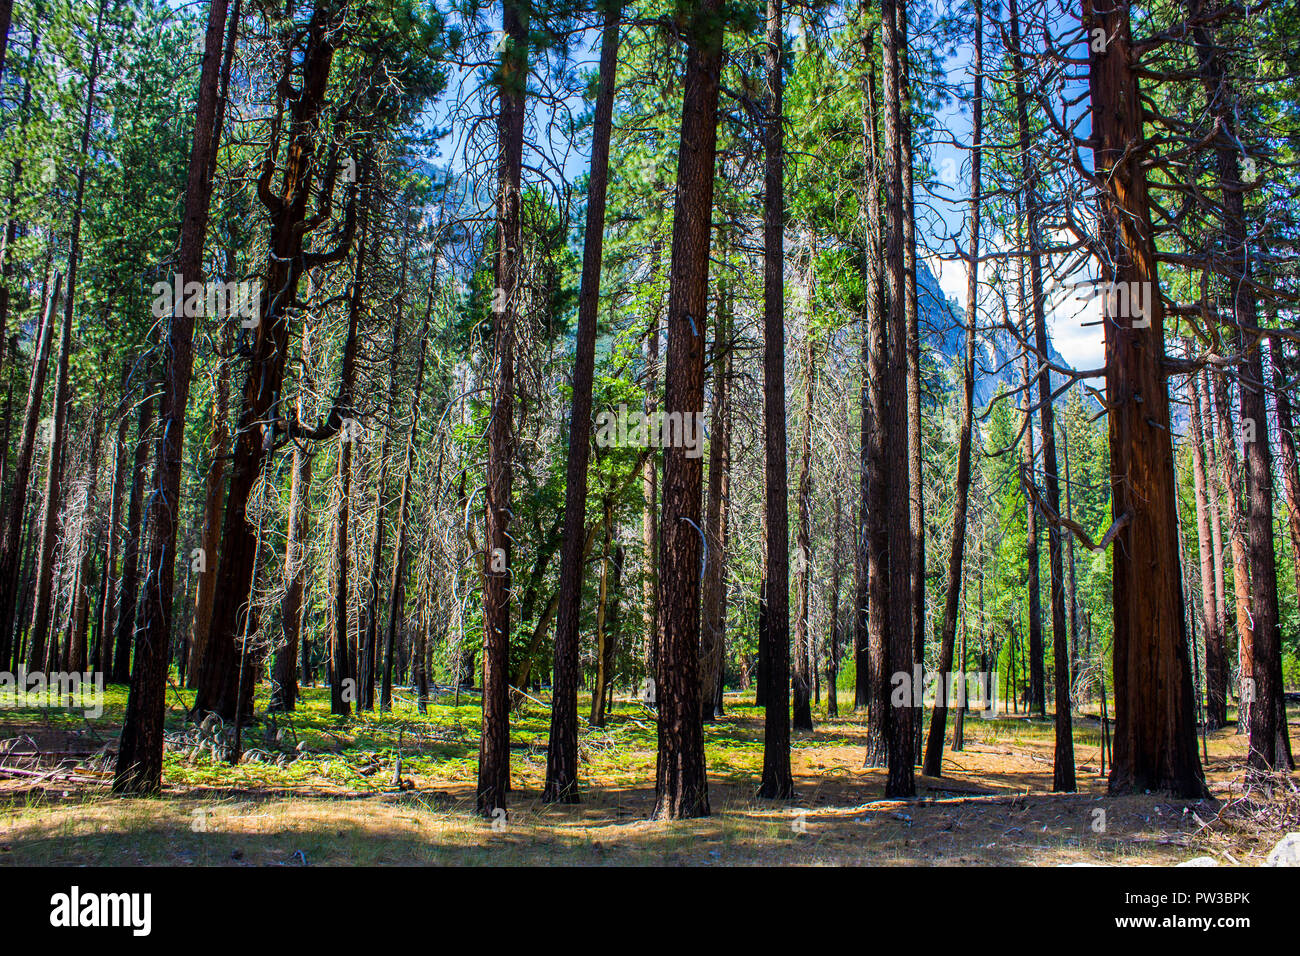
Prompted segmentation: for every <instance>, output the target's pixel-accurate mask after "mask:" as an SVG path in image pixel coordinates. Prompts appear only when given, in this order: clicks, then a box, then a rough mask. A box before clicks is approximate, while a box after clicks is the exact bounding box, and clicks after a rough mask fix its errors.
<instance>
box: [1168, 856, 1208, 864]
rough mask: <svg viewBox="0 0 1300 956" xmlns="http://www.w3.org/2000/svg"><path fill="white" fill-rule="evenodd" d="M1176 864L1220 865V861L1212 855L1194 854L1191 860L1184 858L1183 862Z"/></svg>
mask: <svg viewBox="0 0 1300 956" xmlns="http://www.w3.org/2000/svg"><path fill="white" fill-rule="evenodd" d="M1174 865H1175V866H1218V865H1219V861H1218V860H1216V859H1215V858H1214V857H1212V856H1194V857H1192V858H1191V859H1190V860H1183V862H1182V863H1176V864H1174Z"/></svg>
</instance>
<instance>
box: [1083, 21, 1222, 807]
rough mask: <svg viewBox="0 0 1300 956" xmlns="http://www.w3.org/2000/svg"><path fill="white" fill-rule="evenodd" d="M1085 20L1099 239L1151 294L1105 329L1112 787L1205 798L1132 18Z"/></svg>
mask: <svg viewBox="0 0 1300 956" xmlns="http://www.w3.org/2000/svg"><path fill="white" fill-rule="evenodd" d="M1083 22H1084V26H1085V28H1087V29H1089V30H1092V29H1100V30H1102V31H1103V35H1104V36H1105V37H1107V38H1108V42H1107V43H1106V44H1105V45H1104V49H1100V50H1099V49H1098V48H1097V45H1096V44H1094V45H1093V46H1092V47H1091V49H1090V53H1089V67H1090V69H1089V77H1088V82H1089V90H1090V92H1091V99H1092V139H1093V143H1094V148H1093V157H1094V163H1095V168H1096V171H1097V182H1098V184H1099V189H1100V196H1099V198H1100V206H1101V221H1100V238H1101V241H1102V244H1103V247H1104V249H1105V253H1106V259H1107V261H1108V262H1109V263H1112V265H1110V266H1108V268H1107V270H1106V274H1105V275H1104V276H1103V278H1104V279H1105V280H1107V281H1110V282H1115V283H1125V284H1127V283H1146V289H1147V290H1149V293H1150V294H1148V295H1146V296H1144V297H1143V298H1144V300H1145V301H1147V302H1149V303H1150V306H1149V314H1148V315H1146V316H1144V317H1143V320H1142V321H1141V322H1134V321H1132V318H1133V317H1132V316H1129V317H1128V318H1127V319H1126V318H1125V317H1123V316H1108V321H1107V322H1106V323H1105V330H1106V399H1107V411H1108V415H1107V417H1108V420H1109V426H1110V461H1111V465H1110V470H1111V474H1112V476H1113V477H1112V484H1111V487H1112V498H1111V502H1112V513H1113V515H1114V518H1115V519H1116V520H1118V521H1122V522H1123V523H1122V526H1121V527H1120V528H1119V530H1118V535H1117V537H1116V539H1115V543H1114V547H1113V549H1112V552H1111V561H1112V569H1113V570H1112V575H1113V579H1112V590H1113V596H1114V608H1115V610H1114V661H1113V669H1114V680H1115V741H1114V755H1113V761H1112V766H1111V772H1110V790H1111V792H1112V793H1116V794H1119V793H1141V792H1143V791H1144V790H1169V791H1173V792H1175V793H1177V794H1179V795H1180V796H1184V797H1189V798H1194V797H1201V796H1204V795H1205V794H1206V792H1207V791H1206V787H1205V779H1204V776H1203V775H1202V771H1201V763H1200V758H1199V756H1198V754H1197V748H1196V719H1195V712H1194V709H1193V697H1194V688H1193V686H1192V675H1191V666H1190V663H1189V660H1188V653H1187V623H1186V620H1185V617H1184V611H1183V601H1182V574H1181V570H1180V567H1179V558H1178V522H1177V515H1176V504H1175V492H1174V458H1173V446H1172V443H1171V440H1170V431H1169V395H1168V387H1167V382H1166V379H1165V374H1164V372H1163V370H1162V368H1161V362H1162V360H1163V357H1164V354H1165V342H1164V303H1163V300H1162V298H1161V295H1160V292H1159V288H1160V286H1159V275H1158V272H1157V268H1156V259H1155V243H1154V240H1153V237H1152V229H1151V214H1150V207H1149V205H1148V201H1147V183H1146V171H1145V169H1144V168H1143V166H1142V159H1141V156H1142V149H1141V147H1142V144H1143V143H1144V142H1145V137H1144V134H1143V130H1142V108H1141V105H1140V102H1139V99H1138V83H1137V77H1136V76H1135V75H1134V72H1133V67H1132V59H1131V56H1132V54H1131V49H1130V44H1131V39H1130V26H1129V11H1128V8H1127V7H1115V8H1108V9H1105V10H1104V11H1097V10H1095V9H1094V8H1093V0H1084V2H1083ZM1090 35H1095V34H1091V33H1090ZM1129 288H1133V287H1132V286H1129ZM1107 298H1108V299H1109V298H1110V297H1109V296H1108V297H1107ZM1132 298H1133V297H1132V296H1130V300H1131V299H1132ZM1107 306H1108V307H1109V302H1107ZM1107 311H1109V308H1108V309H1107Z"/></svg>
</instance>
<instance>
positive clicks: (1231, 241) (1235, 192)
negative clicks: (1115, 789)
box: [1188, 0, 1295, 772]
mask: <svg viewBox="0 0 1300 956" xmlns="http://www.w3.org/2000/svg"><path fill="white" fill-rule="evenodd" d="M1188 7H1189V14H1190V18H1191V19H1192V20H1193V21H1194V26H1193V27H1192V37H1193V40H1194V43H1195V47H1196V56H1197V60H1198V62H1199V64H1200V70H1201V81H1202V85H1203V86H1204V88H1205V92H1206V96H1207V99H1208V100H1209V107H1210V113H1211V115H1212V116H1213V117H1214V121H1215V125H1216V128H1217V130H1218V131H1219V133H1220V137H1219V138H1218V140H1217V141H1216V144H1215V150H1214V153H1215V160H1216V165H1217V173H1218V177H1219V191H1220V198H1221V204H1222V211H1223V220H1224V221H1223V231H1224V236H1223V238H1224V245H1225V247H1226V248H1225V249H1224V252H1225V253H1226V256H1227V259H1228V266H1229V268H1230V270H1231V272H1232V276H1233V278H1232V289H1233V295H1234V302H1233V314H1234V315H1235V316H1236V320H1237V324H1236V328H1235V329H1233V330H1231V332H1230V337H1231V338H1232V339H1233V340H1235V344H1236V346H1237V350H1238V351H1239V352H1240V353H1241V354H1242V356H1243V358H1244V361H1243V364H1242V366H1241V370H1240V378H1239V382H1240V388H1241V421H1242V426H1243V439H1244V446H1245V447H1244V454H1245V456H1246V476H1245V477H1246V482H1245V494H1246V515H1247V529H1246V530H1247V541H1248V554H1249V559H1250V563H1249V568H1250V612H1251V618H1250V621H1251V625H1250V635H1251V638H1250V667H1251V676H1252V677H1253V679H1254V687H1253V690H1254V693H1253V694H1252V697H1253V701H1252V703H1251V707H1250V757H1249V763H1250V766H1251V768H1252V769H1253V770H1255V771H1258V772H1268V771H1272V770H1284V771H1289V770H1291V769H1292V768H1293V767H1294V766H1295V761H1294V760H1293V759H1292V756H1291V741H1290V737H1289V735H1288V733H1287V722H1286V700H1285V697H1284V695H1283V689H1284V688H1283V684H1282V631H1281V622H1280V620H1279V615H1278V603H1277V555H1276V552H1275V551H1274V546H1273V448H1272V443H1271V442H1270V440H1269V428H1268V405H1267V401H1266V399H1265V388H1266V384H1265V381H1264V359H1263V347H1262V346H1263V335H1262V334H1261V333H1260V331H1259V312H1258V304H1257V303H1256V301H1255V295H1254V293H1253V291H1252V288H1251V287H1252V285H1253V283H1252V279H1251V272H1252V269H1251V259H1252V256H1251V255H1250V254H1249V252H1248V249H1247V223H1246V209H1245V187H1244V185H1243V183H1242V179H1241V168H1240V163H1239V158H1238V157H1239V152H1240V140H1239V139H1238V138H1237V134H1236V127H1235V123H1236V115H1237V108H1236V95H1235V90H1234V88H1233V81H1232V80H1231V79H1230V78H1229V76H1228V68H1227V65H1226V64H1225V63H1224V58H1223V56H1222V51H1221V49H1220V48H1219V47H1218V46H1216V45H1215V42H1214V37H1213V34H1212V29H1213V28H1212V27H1211V26H1209V25H1208V24H1207V23H1205V22H1204V20H1199V22H1196V21H1198V17H1199V14H1200V13H1201V10H1202V7H1203V3H1202V0H1189V4H1188Z"/></svg>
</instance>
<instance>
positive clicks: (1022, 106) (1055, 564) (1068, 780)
mask: <svg viewBox="0 0 1300 956" xmlns="http://www.w3.org/2000/svg"><path fill="white" fill-rule="evenodd" d="M1010 12H1011V46H1012V56H1011V59H1012V69H1013V70H1014V72H1015V77H1016V82H1015V89H1016V118H1017V125H1018V127H1019V130H1020V155H1021V168H1022V172H1023V175H1024V186H1025V228H1026V231H1027V232H1028V238H1029V292H1030V297H1031V298H1030V310H1031V314H1032V316H1033V321H1034V350H1035V352H1036V355H1035V361H1036V363H1037V365H1038V376H1037V377H1038V414H1039V434H1041V435H1042V442H1043V482H1044V484H1045V486H1046V488H1045V490H1046V492H1047V503H1048V505H1049V506H1050V507H1051V509H1052V514H1053V515H1059V514H1061V485H1060V475H1059V473H1058V471H1057V461H1056V416H1055V413H1054V410H1053V407H1052V374H1051V370H1050V369H1049V368H1048V366H1047V362H1048V360H1049V358H1050V353H1049V352H1048V346H1047V317H1046V315H1045V311H1044V305H1043V263H1042V229H1041V226H1040V224H1039V209H1038V171H1037V170H1036V169H1035V167H1034V163H1033V159H1032V157H1031V154H1030V151H1029V136H1030V134H1029V110H1028V106H1027V97H1026V95H1025V81H1024V69H1023V66H1022V57H1021V50H1020V15H1019V11H1018V9H1017V6H1016V0H1011V5H1010ZM1028 394H1029V393H1028V392H1026V399H1027V398H1028ZM1032 467H1033V466H1032V463H1031V465H1030V468H1031V471H1032ZM1036 556H1037V555H1035V557H1036ZM1047 565H1048V574H1049V581H1050V585H1051V595H1050V601H1051V606H1052V665H1053V672H1054V675H1055V680H1054V682H1053V683H1054V685H1055V686H1054V694H1055V698H1056V701H1055V707H1054V710H1055V716H1056V748H1055V755H1054V756H1055V759H1054V761H1053V770H1052V791H1053V792H1054V793H1073V792H1074V790H1075V781H1074V734H1073V731H1072V730H1071V726H1070V646H1069V634H1068V632H1067V630H1066V623H1065V574H1064V570H1063V561H1062V559H1061V529H1060V526H1059V525H1057V524H1056V523H1055V522H1053V521H1049V522H1048V523H1047ZM1041 676H1042V675H1041V660H1040V679H1041ZM1038 693H1039V694H1040V695H1041V694H1042V693H1043V689H1042V688H1041V686H1040V687H1039V689H1038ZM1040 704H1041V701H1040Z"/></svg>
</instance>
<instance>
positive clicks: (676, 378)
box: [654, 0, 772, 820]
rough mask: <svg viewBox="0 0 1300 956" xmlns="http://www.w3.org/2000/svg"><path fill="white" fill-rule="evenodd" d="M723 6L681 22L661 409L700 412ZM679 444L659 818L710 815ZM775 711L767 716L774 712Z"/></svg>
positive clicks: (688, 499)
mask: <svg viewBox="0 0 1300 956" xmlns="http://www.w3.org/2000/svg"><path fill="white" fill-rule="evenodd" d="M721 13H722V3H721V0H699V3H698V5H696V6H694V7H693V9H692V15H691V17H690V20H689V21H688V22H689V26H688V27H687V31H686V35H687V47H686V72H685V76H684V79H683V99H682V120H681V141H680V148H679V151H678V161H677V191H676V197H675V202H674V204H673V206H674V218H673V243H672V259H671V262H672V265H671V266H670V269H669V293H668V346H667V360H666V364H665V366H664V382H665V387H664V411H665V412H666V413H667V415H670V416H671V415H677V416H679V418H680V420H682V421H683V422H685V421H686V416H692V417H694V416H698V415H701V414H702V413H703V411H704V353H705V346H706V342H707V339H706V335H707V332H708V328H707V318H708V311H709V302H708V295H709V246H710V242H709V240H710V238H711V235H712V231H713V230H712V223H713V175H714V160H715V158H716V153H717V140H718V129H717V126H718V123H717V119H718V90H719V79H720V75H721V70H722V43H723V30H722V16H721ZM684 444H685V443H684V442H674V443H670V445H669V447H667V448H665V449H664V453H663V456H664V471H663V507H662V510H661V512H660V513H661V515H662V527H661V534H660V547H659V596H660V618H659V661H658V673H657V675H656V680H655V695H656V701H657V703H658V709H659V726H658V730H659V732H658V761H657V765H656V769H655V809H654V816H655V818H657V819H669V820H671V819H681V818H684V817H702V816H708V815H709V791H708V782H707V780H706V778H705V771H704V732H703V729H702V727H701V724H700V675H699V641H700V557H701V552H700V546H701V541H700V538H701V534H702V532H701V529H700V504H701V502H700V498H701V492H702V490H703V461H702V459H701V458H699V457H697V456H693V453H689V454H688V452H689V449H688V448H686V447H684ZM771 714H772V709H771V708H770V707H769V710H768V715H769V719H771Z"/></svg>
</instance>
